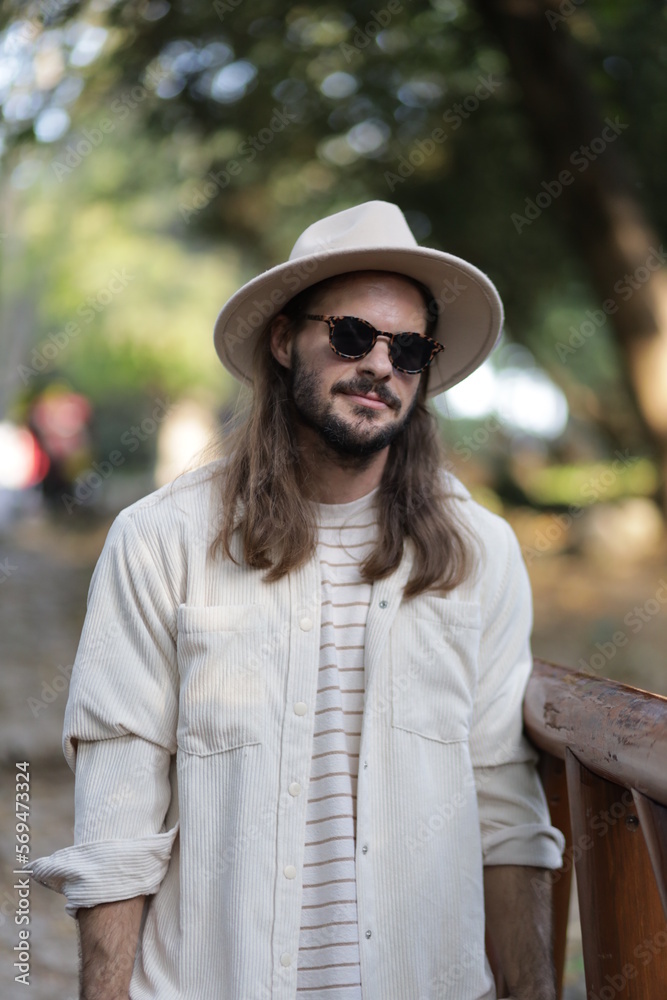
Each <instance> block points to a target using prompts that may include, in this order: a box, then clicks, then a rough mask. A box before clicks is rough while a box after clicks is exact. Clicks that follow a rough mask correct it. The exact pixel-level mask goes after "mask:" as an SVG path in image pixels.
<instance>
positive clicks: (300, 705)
mask: <svg viewBox="0 0 667 1000" xmlns="http://www.w3.org/2000/svg"><path fill="white" fill-rule="evenodd" d="M307 711H308V706H307V705H306V703H305V701H297V703H296V705H295V706H294V714H295V715H305V714H306V712H307Z"/></svg>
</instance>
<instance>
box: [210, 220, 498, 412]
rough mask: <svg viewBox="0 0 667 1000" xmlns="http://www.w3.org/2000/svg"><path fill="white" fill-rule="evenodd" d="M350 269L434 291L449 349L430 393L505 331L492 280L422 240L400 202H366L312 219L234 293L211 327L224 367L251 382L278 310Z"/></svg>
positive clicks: (462, 372) (432, 374) (472, 365)
mask: <svg viewBox="0 0 667 1000" xmlns="http://www.w3.org/2000/svg"><path fill="white" fill-rule="evenodd" d="M353 271H393V272H395V273H396V274H401V275H405V276H407V277H408V278H414V279H415V280H416V281H420V282H421V283H422V284H423V285H425V286H426V287H427V288H428V289H429V290H430V292H431V294H432V295H433V298H434V299H435V301H436V303H437V304H438V308H439V314H440V315H439V317H438V322H437V326H436V328H435V331H434V333H433V336H434V337H435V339H436V340H439V341H440V343H442V344H444V346H445V350H444V351H441V352H440V353H439V354H437V355H436V358H435V360H434V361H433V362H432V363H431V366H430V369H429V382H428V395H429V396H435V395H437V394H438V393H439V392H443V390H445V389H449V388H450V387H451V386H453V385H456V383H457V382H460V381H461V380H462V379H464V378H465V377H466V376H467V375H470V373H471V372H473V371H474V370H475V369H476V368H478V367H479V365H481V363H482V361H484V359H485V358H486V357H487V356H488V355H489V354H490V352H491V351H492V349H493V347H494V346H495V344H496V343H497V341H498V338H499V337H500V333H501V329H502V323H503V307H502V302H501V301H500V296H499V295H498V292H497V291H496V288H495V286H494V284H493V282H492V281H491V280H490V279H489V278H487V276H486V275H485V274H483V273H482V272H481V271H479V270H478V269H477V268H476V267H474V265H473V264H469V263H468V262H467V261H465V260H461V258H460V257H454V256H453V255H452V254H448V253H442V252H441V251H440V250H431V249H429V248H428V247H420V246H419V245H418V243H417V241H416V240H415V238H414V236H413V235H412V232H411V230H410V227H409V226H408V224H407V222H406V220H405V216H404V215H403V213H402V212H401V210H400V208H399V207H398V206H397V205H393V204H391V203H390V202H386V201H367V202H365V203H364V204H362V205H357V206H356V207H354V208H348V209H346V210H345V211H343V212H337V213H336V214H335V215H330V216H328V217H327V218H326V219H321V220H320V221H319V222H315V223H313V225H312V226H309V227H308V229H306V230H305V232H303V233H302V234H301V236H300V237H299V239H298V240H297V241H296V243H295V244H294V249H293V250H292V252H291V254H290V257H289V260H288V261H287V262H286V263H284V264H278V266H277V267H272V268H270V269H269V270H268V271H264V273H263V274H260V275H258V276H257V277H256V278H253V279H252V280H251V281H249V282H248V283H247V284H245V285H244V286H243V287H242V288H241V289H239V291H238V292H236V293H235V294H234V295H232V297H231V298H230V299H229V301H228V302H227V303H226V305H225V306H224V307H223V309H222V310H221V312H220V315H219V316H218V318H217V320H216V324H215V333H214V342H215V349H216V351H217V352H218V356H219V358H220V360H221V361H222V363H223V365H224V366H225V368H227V370H228V371H230V372H231V374H232V375H233V376H234V377H235V378H236V379H238V380H239V381H240V382H243V383H245V384H247V385H252V354H253V350H254V347H255V344H256V342H257V339H258V338H259V337H260V336H262V334H263V333H264V331H265V330H266V328H267V326H268V324H269V323H270V321H271V320H272V319H273V318H274V316H277V315H278V313H279V312H280V311H281V309H282V308H283V306H284V305H285V304H286V303H287V302H289V300H290V299H292V298H293V297H294V296H295V295H297V294H298V293H299V292H301V291H303V290H304V289H305V288H309V287H310V286H311V285H315V284H317V282H318V281H323V280H324V279H325V278H331V277H333V276H334V275H338V274H348V273H350V272H353ZM396 332H399V331H396Z"/></svg>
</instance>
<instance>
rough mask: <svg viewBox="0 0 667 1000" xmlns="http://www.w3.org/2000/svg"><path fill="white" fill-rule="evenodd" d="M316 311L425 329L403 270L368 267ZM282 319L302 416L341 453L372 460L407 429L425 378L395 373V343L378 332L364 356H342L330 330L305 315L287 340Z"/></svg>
mask: <svg viewBox="0 0 667 1000" xmlns="http://www.w3.org/2000/svg"><path fill="white" fill-rule="evenodd" d="M309 311H310V312H312V313H317V314H321V315H325V316H357V317H358V318H360V319H365V320H367V321H368V322H369V323H372V325H373V326H374V327H375V328H376V329H377V330H385V331H387V332H390V333H403V332H405V331H414V332H415V333H424V332H425V331H426V309H425V305H424V300H423V298H422V296H421V293H420V292H419V290H418V289H417V288H416V287H415V286H414V285H412V284H411V283H410V282H409V281H407V280H406V279H404V278H401V277H399V276H398V275H392V274H385V273H383V272H364V273H360V274H355V275H350V277H349V278H345V279H344V280H342V281H341V282H339V283H336V285H335V286H334V287H332V288H329V289H328V290H325V291H323V293H322V295H321V297H319V298H318V299H317V300H316V301H315V302H314V303H312V305H311V307H310V309H309ZM279 331H280V322H279V323H278V324H275V325H274V328H273V330H272V336H271V342H272V350H273V353H274V355H275V356H276V357H277V359H278V360H279V361H280V362H281V364H283V365H285V367H287V368H289V371H290V377H289V387H290V391H291V394H292V402H293V404H294V407H295V410H296V412H297V415H298V418H299V419H300V421H301V422H302V423H303V424H304V425H305V426H307V427H310V428H311V429H312V430H314V431H315V432H316V433H317V434H318V435H319V437H320V438H321V439H323V440H324V441H325V442H326V444H327V445H328V446H329V447H330V448H332V449H333V450H334V451H335V452H337V453H338V454H339V455H345V456H350V457H353V456H354V457H357V458H367V457H369V456H371V455H373V454H375V453H376V452H378V451H381V450H382V449H384V448H386V447H388V445H389V444H390V443H391V442H392V440H393V439H394V438H395V437H396V436H397V435H398V434H399V433H400V432H401V431H402V430H403V428H404V427H405V426H406V424H407V423H408V421H409V419H410V416H411V414H412V412H413V410H414V407H415V405H416V402H417V390H418V388H419V381H420V378H421V377H422V376H421V375H419V374H417V375H406V374H404V373H403V372H399V371H396V369H395V368H393V367H392V365H391V361H390V359H389V341H388V340H387V339H386V338H383V337H379V338H378V340H377V341H376V343H375V346H374V347H373V350H372V351H371V352H370V353H369V354H367V355H366V357H365V358H360V359H359V360H358V361H348V360H346V359H345V358H340V357H339V356H338V355H337V354H335V353H334V352H333V351H332V349H331V347H330V346H329V328H328V326H327V324H326V323H324V322H322V321H319V320H306V322H305V325H304V326H303V328H302V329H301V330H300V331H299V333H298V334H297V335H296V336H293V337H291V339H284V340H283V341H282V344H281V341H280V334H279Z"/></svg>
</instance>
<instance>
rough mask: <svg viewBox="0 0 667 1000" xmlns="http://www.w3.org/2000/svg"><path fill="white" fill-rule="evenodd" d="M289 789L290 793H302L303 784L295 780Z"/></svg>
mask: <svg viewBox="0 0 667 1000" xmlns="http://www.w3.org/2000/svg"><path fill="white" fill-rule="evenodd" d="M287 791H288V792H289V793H290V795H301V785H300V784H299V782H298V781H293V782H292V784H291V785H290V786H289V788H288V789H287Z"/></svg>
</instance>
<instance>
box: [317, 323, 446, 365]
mask: <svg viewBox="0 0 667 1000" xmlns="http://www.w3.org/2000/svg"><path fill="white" fill-rule="evenodd" d="M306 319H315V320H321V321H322V322H323V323H326V324H327V325H328V327H329V345H330V347H331V350H332V351H333V352H334V353H335V354H337V355H338V356H339V357H340V358H347V359H348V360H349V361H358V360H359V358H365V357H366V355H367V354H370V352H371V351H372V350H373V348H374V347H375V344H376V342H377V339H378V337H388V338H389V358H390V360H391V363H392V366H393V367H394V368H395V369H396V370H397V371H399V372H403V373H404V374H405V375H418V374H419V372H423V371H424V370H425V369H426V368H428V366H429V365H430V364H431V361H433V358H434V357H435V356H436V354H438V352H439V351H444V349H445V348H444V346H443V345H442V344H439V343H438V341H437V340H433V338H432V337H427V336H426V334H425V333H385V332H384V331H383V330H376V329H375V327H374V326H372V325H371V324H370V323H368V322H367V321H366V320H365V319H358V318H357V317H356V316H313V315H311V314H310V313H309V314H308V315H307V316H306Z"/></svg>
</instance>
